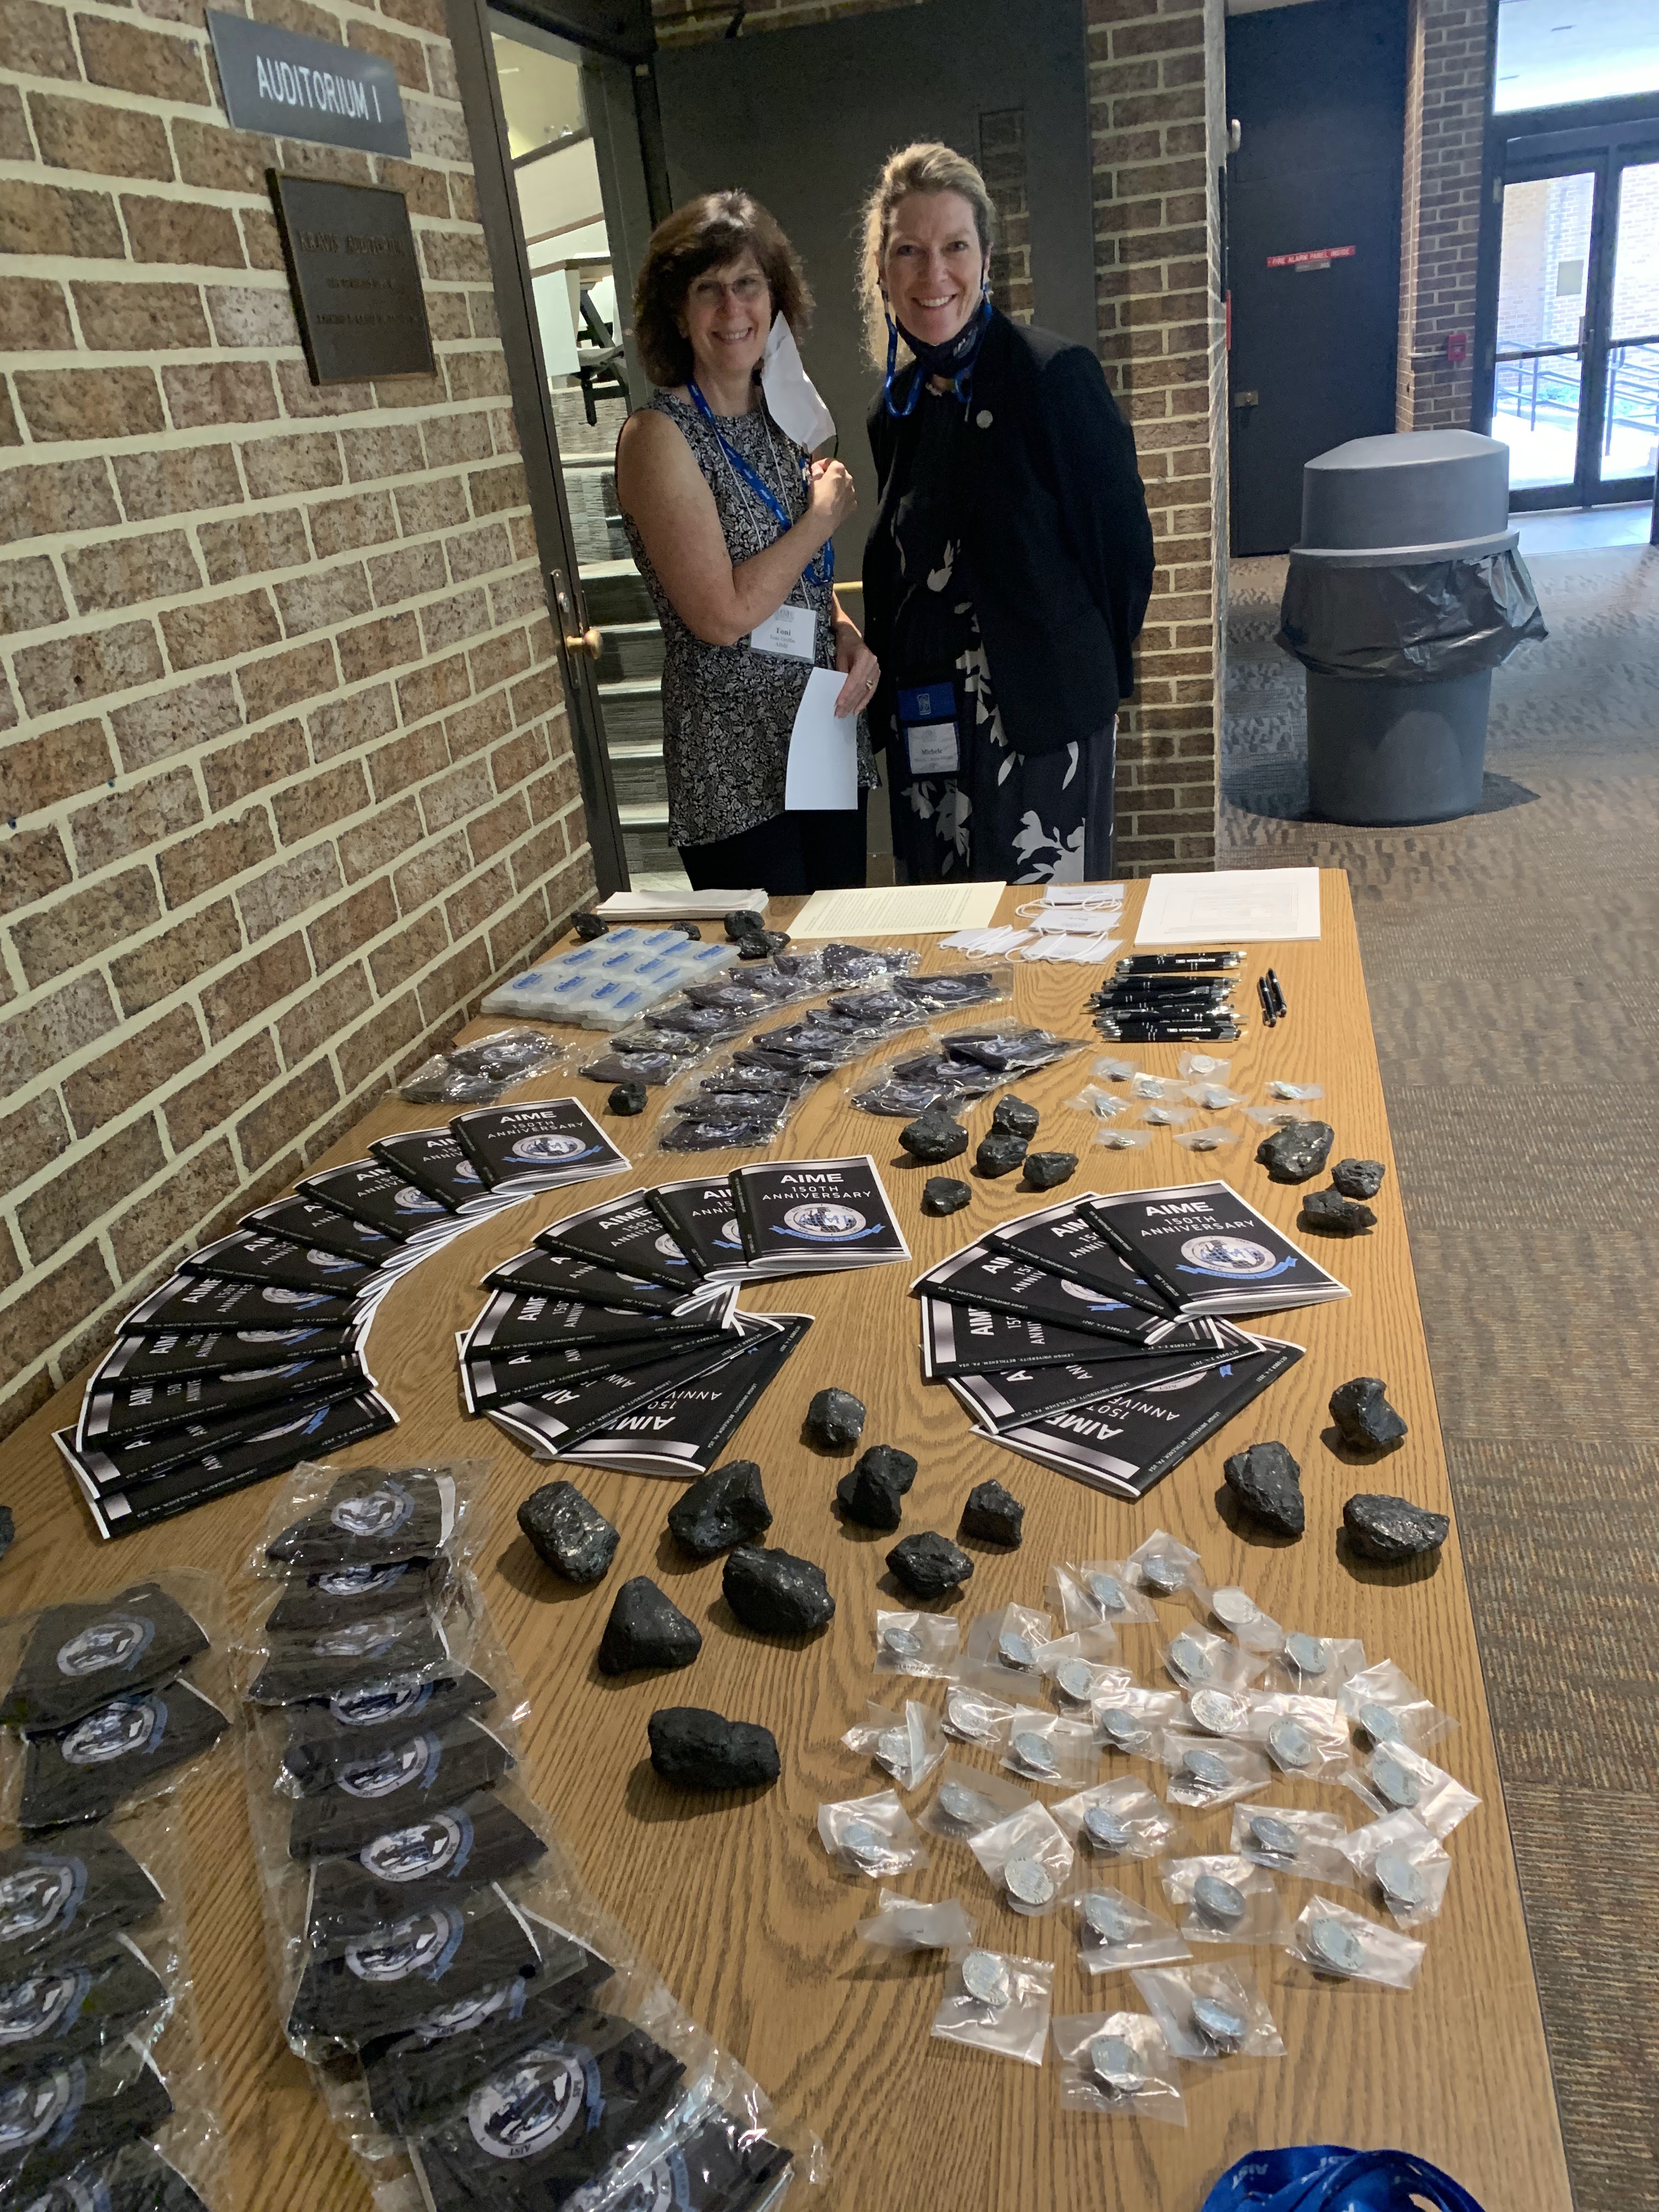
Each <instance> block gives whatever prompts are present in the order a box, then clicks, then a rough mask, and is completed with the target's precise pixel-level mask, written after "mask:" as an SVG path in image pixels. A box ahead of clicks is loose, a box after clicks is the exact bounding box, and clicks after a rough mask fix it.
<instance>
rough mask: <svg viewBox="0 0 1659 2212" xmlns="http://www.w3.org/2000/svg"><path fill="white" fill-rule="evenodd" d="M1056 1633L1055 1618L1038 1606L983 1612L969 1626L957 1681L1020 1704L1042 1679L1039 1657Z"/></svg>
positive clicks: (1001, 1608) (1009, 1607)
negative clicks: (1033, 1685) (1033, 1686)
mask: <svg viewBox="0 0 1659 2212" xmlns="http://www.w3.org/2000/svg"><path fill="white" fill-rule="evenodd" d="M1053 1634H1054V1620H1053V1619H1052V1617H1051V1616H1050V1615H1049V1614H1048V1613H1041V1612H1039V1611H1038V1610H1037V1608H1036V1607H1035V1606H1029V1605H1005V1606H1003V1607H1000V1609H999V1610H998V1611H997V1612H995V1613H981V1614H979V1615H978V1617H977V1618H976V1619H975V1620H972V1621H970V1622H969V1626H968V1640H967V1643H966V1644H965V1646H964V1647H963V1663H962V1665H961V1666H960V1667H959V1668H957V1680H958V1681H959V1682H967V1683H969V1684H971V1685H973V1686H975V1688H978V1689H983V1690H989V1691H991V1692H993V1693H994V1695H995V1696H998V1697H1002V1698H1007V1699H1011V1700H1012V1701H1013V1702H1015V1703H1018V1700H1019V1699H1021V1698H1023V1697H1025V1696H1027V1695H1029V1693H1030V1686H1031V1685H1032V1684H1033V1683H1034V1682H1036V1680H1038V1678H1039V1674H1040V1669H1039V1667H1038V1663H1037V1662H1038V1658H1039V1655H1040V1654H1041V1652H1042V1647H1043V1646H1044V1644H1047V1643H1048V1639H1049V1638H1050V1637H1051V1636H1052V1635H1053Z"/></svg>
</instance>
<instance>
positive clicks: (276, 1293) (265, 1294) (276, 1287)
mask: <svg viewBox="0 0 1659 2212" xmlns="http://www.w3.org/2000/svg"><path fill="white" fill-rule="evenodd" d="M320 1295H321V1294H320V1292H319V1291H285V1290H284V1289H283V1286H282V1285H281V1284H280V1283H267V1284H266V1285H265V1286H264V1289H263V1290H262V1291H260V1293H259V1296H260V1297H262V1298H263V1299H264V1301H265V1304H267V1305H272V1306H311V1305H315V1304H316V1303H317V1300H318V1298H319V1296H320Z"/></svg>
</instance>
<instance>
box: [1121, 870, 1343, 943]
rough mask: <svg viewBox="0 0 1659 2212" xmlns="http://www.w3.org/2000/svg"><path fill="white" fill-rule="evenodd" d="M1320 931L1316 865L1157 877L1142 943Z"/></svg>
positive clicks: (1276, 938)
mask: <svg viewBox="0 0 1659 2212" xmlns="http://www.w3.org/2000/svg"><path fill="white" fill-rule="evenodd" d="M1318 935H1319V871H1318V869H1317V868H1222V869H1218V870H1217V871H1216V872H1214V873H1213V874H1211V875H1182V876H1154V877H1153V878H1152V881H1151V883H1149V884H1147V886H1146V904H1145V906H1143V907H1142V908H1141V910H1140V921H1139V927H1137V929H1136V931H1135V943H1136V944H1137V945H1209V946H1225V945H1273V944H1279V943H1285V944H1288V943H1291V942H1293V941H1295V940H1297V939H1311V938H1316V937H1317V936H1318Z"/></svg>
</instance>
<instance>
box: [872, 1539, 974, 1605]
mask: <svg viewBox="0 0 1659 2212" xmlns="http://www.w3.org/2000/svg"><path fill="white" fill-rule="evenodd" d="M887 1564H888V1565H889V1566H890V1568H891V1569H892V1571H893V1572H894V1574H895V1575H896V1576H897V1577H898V1579H899V1581H900V1582H901V1583H902V1584H903V1585H904V1587H905V1589H908V1591H909V1592H910V1593H911V1595H912V1596H914V1597H943V1596H944V1595H945V1592H946V1591H947V1590H953V1589H955V1588H956V1587H957V1583H965V1582H966V1581H968V1580H969V1577H970V1576H971V1575H972V1574H973V1571H974V1563H973V1561H972V1560H971V1559H969V1556H968V1554H967V1553H966V1552H964V1551H963V1550H962V1549H961V1547H959V1546H957V1545H956V1544H953V1543H952V1542H951V1540H950V1538H949V1537H948V1536H940V1535H938V1534H935V1533H934V1531H933V1529H931V1528H929V1529H927V1530H926V1531H924V1533H923V1534H921V1535H920V1536H906V1537H903V1538H902V1540H901V1541H899V1542H898V1543H896V1544H895V1545H894V1547H893V1548H892V1550H891V1551H890V1553H888V1554H887Z"/></svg>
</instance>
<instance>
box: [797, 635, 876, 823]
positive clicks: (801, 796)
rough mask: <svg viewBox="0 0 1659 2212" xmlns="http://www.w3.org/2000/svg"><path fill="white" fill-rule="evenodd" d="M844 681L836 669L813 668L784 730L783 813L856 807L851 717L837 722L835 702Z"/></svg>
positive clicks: (855, 726) (856, 774)
mask: <svg viewBox="0 0 1659 2212" xmlns="http://www.w3.org/2000/svg"><path fill="white" fill-rule="evenodd" d="M846 681H847V678H846V677H845V676H844V675H843V674H842V671H841V670H840V669H839V668H815V669H814V670H813V671H812V672H811V675H810V676H809V677H808V678H807V679H806V689H805V691H804V692H803V693H802V695H801V702H800V704H799V707H798V708H796V709H795V723H794V727H793V729H792V730H791V731H790V732H789V766H788V769H787V771H786V773H785V775H784V780H783V805H784V811H785V812H786V813H788V814H803V813H808V812H812V811H818V810H828V811H835V812H845V811H848V809H850V808H852V807H854V806H856V805H858V803H859V745H858V725H859V718H858V716H857V714H843V715H842V716H841V717H840V718H839V719H837V717H836V700H837V698H838V697H839V696H841V687H842V684H844V683H845V682H846Z"/></svg>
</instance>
